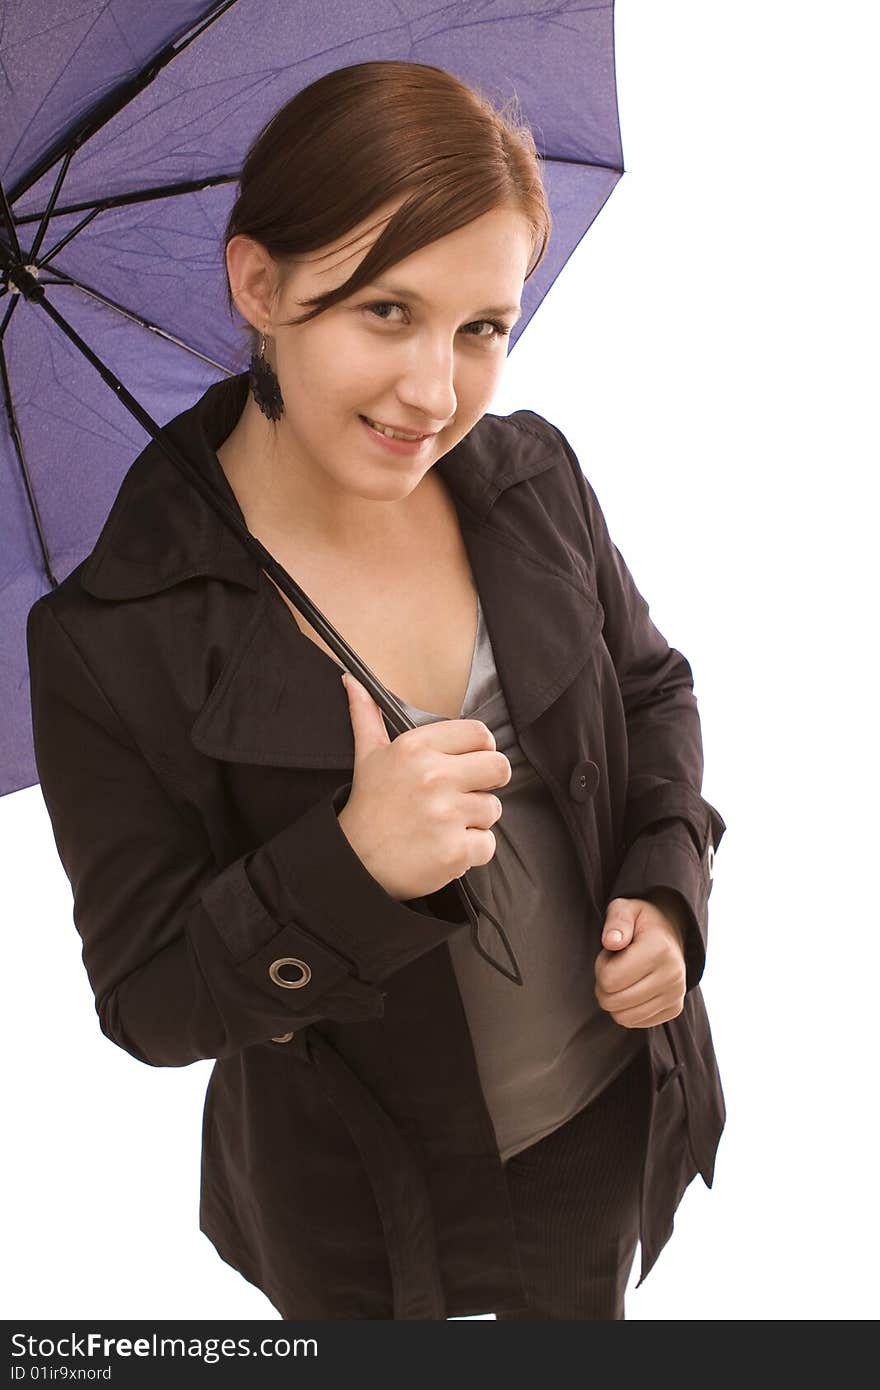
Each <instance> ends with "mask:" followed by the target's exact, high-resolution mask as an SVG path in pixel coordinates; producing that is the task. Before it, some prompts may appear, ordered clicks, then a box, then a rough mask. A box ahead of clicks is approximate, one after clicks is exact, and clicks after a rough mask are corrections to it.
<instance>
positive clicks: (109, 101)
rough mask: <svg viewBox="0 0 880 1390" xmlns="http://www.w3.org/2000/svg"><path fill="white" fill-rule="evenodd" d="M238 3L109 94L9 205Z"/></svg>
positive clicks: (26, 178)
mask: <svg viewBox="0 0 880 1390" xmlns="http://www.w3.org/2000/svg"><path fill="white" fill-rule="evenodd" d="M237 3H238V0H223V2H222V4H219V5H218V6H217V8H216V9H215V10H214V11H213V13H212V14H209V15H208V16H207V17H206V18H205V19H204V20H203V21H202V22H201V24H199V25H198V27H196V28H195V29H192V30H191V31H190V32H189V33H187V34H186V36H185V37H184V38H183V39H182V40H181V41H180V42H179V43H178V44H177V46H176V47H175V40H172V41H171V43H168V44H166V45H165V47H164V48H163V49H161V50H160V52H159V53H157V54H156V55H155V57H153V58H150V60H149V61H148V63H147V65H146V67H143V68H141V70H140V72H137V73H135V75H134V77H131V78H129V80H128V81H127V82H125V83H124V84H123V85H122V86H121V87H118V88H117V89H116V90H115V91H113V92H110V93H109V95H108V96H107V97H106V98H105V99H104V101H102V102H99V103H98V105H97V106H95V107H93V108H92V109H91V110H90V111H87V112H86V113H85V115H84V116H83V119H82V122H81V124H80V125H79V126H77V127H76V128H75V129H73V130H67V131H65V132H64V133H63V134H62V135H61V136H60V138H59V139H58V140H57V141H56V143H55V144H54V145H51V146H50V147H49V149H48V150H47V151H46V153H45V154H44V155H43V157H42V159H40V160H39V161H38V162H37V163H36V164H35V165H34V167H33V168H32V169H31V170H30V172H29V173H27V174H24V175H23V177H22V178H21V179H20V180H19V182H18V183H17V184H16V185H15V187H14V188H12V189H10V192H9V201H10V202H11V203H15V202H17V201H18V199H19V198H21V197H22V195H23V194H25V193H27V191H28V189H30V188H32V187H33V185H34V184H35V183H37V181H38V180H39V179H41V178H42V177H43V175H44V174H45V173H46V171H47V170H48V169H51V168H52V165H53V164H55V163H56V161H57V160H58V159H60V158H61V156H62V155H63V154H66V153H68V152H71V153H75V152H76V151H77V150H78V149H79V148H80V147H81V146H82V145H84V144H85V142H86V141H87V140H90V139H91V137H92V136H93V135H96V134H97V132H98V131H99V130H101V128H102V127H103V126H105V125H106V124H107V122H108V121H110V120H112V119H113V117H114V116H115V115H117V114H118V112H120V111H121V110H122V109H123V107H125V106H127V105H128V104H129V102H130V101H132V100H133V99H134V98H135V97H136V96H137V95H138V93H139V92H141V91H143V90H144V89H145V88H146V87H148V86H149V85H150V83H151V82H152V81H153V80H154V79H155V78H156V77H158V75H159V73H160V72H161V71H162V69H163V68H164V67H167V65H168V64H169V63H170V62H171V60H172V58H176V57H177V56H178V54H179V53H183V52H184V50H185V49H186V48H188V47H189V45H190V44H191V43H192V42H193V41H194V40H195V39H197V38H199V36H200V35H201V34H203V33H204V32H205V30H206V29H207V28H209V26H210V25H212V24H213V23H214V22H215V21H216V20H218V19H220V18H221V16H222V15H224V14H225V13H226V11H227V10H228V9H231V7H232V6H233V5H235V4H237Z"/></svg>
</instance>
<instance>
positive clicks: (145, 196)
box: [14, 173, 238, 227]
mask: <svg viewBox="0 0 880 1390" xmlns="http://www.w3.org/2000/svg"><path fill="white" fill-rule="evenodd" d="M237 179H238V173H235V174H206V175H205V176H204V177H203V178H198V179H187V180H186V181H185V182H184V183H164V184H157V185H156V187H155V188H137V189H134V190H133V191H131V192H128V193H112V194H110V195H108V197H106V198H102V199H101V200H100V202H97V203H96V202H95V201H94V199H93V198H86V199H84V201H83V202H80V203H65V204H64V205H63V207H60V208H55V209H54V212H53V214H52V215H53V216H54V217H64V216H65V215H66V214H67V213H71V212H87V211H94V212H103V211H104V210H105V209H106V208H122V207H127V206H128V205H129V204H132V203H145V202H155V201H157V200H158V199H159V198H176V197H179V196H180V195H181V194H182V193H198V192H199V191H200V190H201V189H203V188H215V187H217V186H219V185H220V184H224V183H235V182H236V180H237ZM41 216H45V214H44V213H40V212H25V213H21V214H19V215H18V216H16V217H15V219H14V220H15V225H16V226H17V227H23V226H24V225H25V224H26V223H28V222H36V221H37V218H39V217H41Z"/></svg>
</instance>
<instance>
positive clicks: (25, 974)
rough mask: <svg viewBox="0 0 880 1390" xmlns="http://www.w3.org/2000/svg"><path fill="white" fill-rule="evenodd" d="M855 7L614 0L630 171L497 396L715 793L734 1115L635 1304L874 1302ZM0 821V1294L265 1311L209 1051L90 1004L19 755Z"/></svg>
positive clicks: (708, 980) (860, 1311)
mask: <svg viewBox="0 0 880 1390" xmlns="http://www.w3.org/2000/svg"><path fill="white" fill-rule="evenodd" d="M874 14H875V10H874V6H873V5H872V4H870V3H867V0H866V2H865V3H858V2H857V0H849V3H841V4H839V5H838V6H836V7H833V8H830V7H829V6H828V5H827V4H820V3H812V0H797V2H796V0H739V3H737V4H736V5H720V4H710V3H707V0H678V3H677V4H675V5H659V4H656V3H653V0H618V4H617V13H616V32H617V72H618V84H619V98H620V109H621V125H622V134H623V149H624V163H625V168H626V173H625V175H624V177H623V178H622V179H621V181H620V183H619V184H618V186H617V188H616V189H615V191H614V193H613V194H612V197H611V199H610V201H609V202H608V203H607V204H606V206H605V208H604V210H603V211H602V212H601V213H600V215H599V217H598V219H597V221H596V222H595V223H594V225H593V227H592V229H591V230H590V232H589V234H588V235H587V236H586V237H585V239H584V240H583V241H582V243H581V245H580V247H579V248H578V250H577V252H576V253H575V255H574V257H573V258H572V260H571V261H570V262H569V264H568V266H567V267H566V269H565V270H564V272H563V273H562V275H561V276H560V277H559V278H558V279H557V281H556V283H555V284H554V286H553V288H552V289H551V291H550V293H549V295H548V297H547V299H546V301H545V303H544V305H543V306H542V308H541V309H540V311H539V314H538V316H537V317H536V319H535V320H534V321H533V323H532V324H531V325H530V326H529V327H528V329H527V330H526V332H525V333H524V335H523V337H522V340H521V342H520V343H519V344H518V345H517V346H516V348H515V349H514V351H513V353H512V355H511V357H510V360H509V362H508V365H507V372H506V378H505V382H504V386H503V389H502V391H501V393H500V394H499V396H498V397H497V399H496V401H495V403H494V404H493V407H492V408H493V410H494V411H495V412H496V413H500V414H506V413H509V412H510V411H513V410H516V409H517V408H519V407H521V406H526V407H529V408H531V409H534V410H537V411H539V412H540V413H541V414H543V415H545V416H547V417H548V418H549V419H551V420H553V421H554V422H555V423H556V424H558V425H559V426H560V427H561V428H562V429H563V431H564V432H565V433H566V434H567V436H568V438H569V439H570V441H571V443H572V445H573V446H574V448H575V450H576V452H577V453H578V456H579V458H580V461H581V465H582V467H583V469H584V471H585V472H586V474H587V476H588V477H589V478H590V480H591V482H592V483H593V486H594V487H595V489H596V491H597V494H598V497H599V499H600V502H601V504H602V507H603V510H604V512H605V515H606V518H607V520H608V523H609V527H610V529H611V533H612V536H613V537H614V539H615V541H616V543H617V544H618V546H619V548H620V549H621V551H622V553H623V555H624V556H625V557H626V559H627V562H628V564H629V566H630V569H631V570H632V572H633V575H634V577H635V579H636V582H637V583H638V585H639V587H640V589H641V590H642V592H643V593H644V595H645V597H646V598H648V600H649V602H650V604H651V613H652V617H653V618H654V621H655V622H656V623H657V625H658V627H659V628H660V630H661V631H662V632H663V633H664V635H665V636H666V638H667V640H668V641H669V642H670V643H671V645H673V646H675V647H677V648H678V649H679V650H681V651H682V652H684V653H685V654H686V655H687V656H688V659H689V660H690V662H691V665H692V668H693V671H694V678H695V691H696V694H697V697H698V700H699V705H700V713H701V718H702V726H703V739H704V746H705V760H706V775H705V781H704V784H703V792H704V795H705V796H706V797H707V798H708V800H709V801H711V802H712V804H713V805H715V806H716V807H717V808H718V810H719V811H720V812H721V814H722V816H723V817H724V819H725V821H726V822H727V826H728V829H727V833H726V835H725V837H724V839H723V843H722V845H721V846H720V848H719V851H718V856H717V859H716V865H715V879H714V887H713V893H712V898H711V903H710V933H709V954H708V963H707V967H706V973H705V975H704V977H703V982H702V983H703V993H704V997H705V1000H706V1004H707V1007H708V1010H709V1016H710V1020H711V1024H712V1030H713V1036H714V1040H715V1046H716V1050H717V1053H718V1058H719V1065H720V1069H721V1073H722V1080H723V1084H724V1091H725V1097H726V1101H727V1107H728V1120H727V1126H726V1129H725V1132H724V1135H723V1136H722V1140H721V1145H720V1148H719V1152H718V1158H717V1166H716V1174H715V1182H714V1186H713V1188H712V1190H711V1191H710V1190H708V1189H707V1188H706V1187H705V1186H704V1184H703V1182H702V1179H700V1178H699V1177H698V1178H696V1179H695V1180H694V1182H693V1183H692V1184H691V1186H690V1187H689V1188H688V1189H687V1191H686V1193H685V1196H684V1199H683V1201H682V1204H681V1206H680V1208H679V1211H678V1214H677V1217H676V1224H675V1232H674V1234H673V1236H672V1238H671V1240H670V1241H669V1243H668V1244H667V1245H666V1247H665V1249H664V1250H663V1252H662V1253H661V1255H660V1257H659V1260H658V1262H657V1264H656V1265H655V1266H654V1269H653V1270H652V1271H651V1273H650V1275H649V1276H648V1278H647V1280H646V1281H645V1283H644V1284H643V1285H642V1287H641V1288H640V1289H639V1290H638V1291H635V1290H634V1285H635V1282H636V1280H637V1278H638V1263H639V1257H638V1255H637V1257H636V1262H635V1265H634V1267H633V1273H632V1276H631V1280H630V1292H629V1293H628V1295H627V1318H628V1319H675V1320H680V1319H710V1318H711V1319H811V1320H812V1319H867V1318H875V1317H876V1316H877V1314H878V1302H880V1300H878V1296H877V1284H876V1258H875V1251H876V1248H877V1236H878V1230H877V1203H876V1176H877V1148H876V1144H875V1132H876V1121H875V1118H874V1117H875V1115H876V1111H877V1070H878V1065H877V1064H878V1053H877V1047H876V1018H877V1001H876V991H877V978H878V951H877V938H878V927H880V922H878V909H877V889H876V871H877V862H878V857H877V787H878V765H877V756H876V742H877V740H876V723H877V713H878V711H877V660H876V655H875V644H876V639H877V635H878V619H877V586H876V563H875V556H876V548H877V540H876V531H877V501H878V497H877V483H876V478H877V470H878V462H880V457H878V455H880V450H878V430H877V404H878V402H877V380H878V365H880V364H878V353H877V331H878V330H877V323H878V308H880V304H878V298H880V296H878V293H877V291H878V280H877V255H878V251H877V248H878V245H880V228H878V216H877V207H878V203H877V173H878V158H877V141H878V133H880V125H878V104H877V99H876V91H877V82H876V74H877V65H878V43H877V40H878V24H877V20H876V19H875V17H874ZM872 93H873V94H874V95H873V97H872ZM0 837H2V844H3V849H4V860H5V865H6V867H5V872H4V889H5V898H6V903H7V909H6V922H5V927H6V930H5V934H4V936H5V941H4V951H5V967H6V968H5V972H4V979H5V991H4V993H5V1001H4V1002H5V1007H4V1009H3V1011H2V1021H3V1029H4V1033H5V1037H4V1038H3V1043H4V1058H5V1091H6V1103H5V1106H4V1112H5V1118H6V1121H7V1126H8V1127H7V1138H6V1143H5V1145H4V1152H3V1159H2V1163H3V1173H2V1181H3V1188H4V1193H5V1196H6V1211H5V1239H4V1247H5V1258H4V1261H3V1265H4V1271H3V1281H4V1284H5V1287H4V1288H3V1290H2V1296H3V1308H4V1316H5V1317H7V1318H11V1317H19V1318H20V1317H27V1318H29V1319H36V1318H45V1319H48V1318H63V1319H72V1318H84V1317H92V1318H94V1317H96V1316H100V1317H101V1318H102V1319H109V1318H142V1319H159V1318H212V1319H221V1318H233V1319H234V1318H251V1317H252V1318H273V1317H276V1316H277V1314H276V1311H275V1310H274V1308H273V1307H272V1305H271V1304H270V1303H269V1302H268V1300H267V1299H266V1298H265V1296H264V1295H263V1294H262V1293H261V1292H260V1291H259V1290H258V1289H256V1288H254V1287H253V1286H252V1285H250V1284H248V1283H247V1282H246V1281H245V1280H244V1279H243V1278H242V1277H241V1276H240V1275H239V1274H238V1273H237V1272H236V1271H234V1270H232V1269H231V1268H230V1267H229V1266H227V1265H225V1264H224V1263H223V1262H222V1261H221V1260H220V1258H219V1257H218V1256H217V1254H216V1253H215V1251H214V1249H213V1247H212V1246H211V1245H210V1244H209V1243H208V1241H207V1240H206V1238H205V1237H204V1236H203V1235H202V1234H201V1233H200V1232H199V1230H198V1218H197V1211H198V1196H199V1192H198V1187H199V1143H200V1125H201V1112H202V1100H203V1096H204V1091H205V1087H206V1085H207V1081H208V1076H209V1073H210V1070H211V1066H212V1063H211V1062H210V1061H205V1062H201V1063H197V1064H195V1065H192V1066H190V1067H186V1068H181V1069H170V1068H164V1069H162V1068H156V1069H154V1068H150V1067H147V1066H144V1065H139V1064H138V1063H136V1062H135V1061H134V1059H133V1058H131V1057H130V1056H129V1055H128V1054H126V1053H124V1052H122V1051H121V1050H119V1049H118V1048H115V1047H114V1046H113V1045H112V1044H111V1043H110V1042H109V1041H108V1040H107V1039H105V1038H104V1036H103V1035H102V1033H101V1032H100V1029H99V1027H98V1022H97V1018H96V1015H95V1011H94V1001H93V998H92V995H91V992H90V989H89V986H88V982H87V979H86V975H85V971H84V969H83V966H82V962H81V959H80V953H79V949H80V943H79V938H78V936H77V934H76V932H75V929H74V927H73V925H72V918H71V897H70V889H69V885H68V882H67V879H66V877H65V876H64V873H63V870H62V868H61V865H60V863H59V861H58V858H57V854H56V852H55V847H54V843H53V840H52V834H51V827H50V824H49V821H48V818H47V816H46V812H45V807H44V804H43V801H42V798H41V793H40V789H39V787H38V786H35V787H31V788H27V789H25V790H23V791H21V792H17V793H15V794H13V795H10V796H7V797H4V798H2V799H0ZM488 1311H489V1310H487V1312H488Z"/></svg>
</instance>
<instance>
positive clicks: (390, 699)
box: [0, 243, 523, 985]
mask: <svg viewBox="0 0 880 1390" xmlns="http://www.w3.org/2000/svg"><path fill="white" fill-rule="evenodd" d="M3 250H4V248H3V246H2V243H0V253H2V252H3ZM7 268H8V275H9V279H10V281H11V282H12V283H13V284H14V285H15V286H16V288H17V289H18V290H20V292H21V293H22V294H23V295H24V296H25V298H26V299H28V300H30V301H31V302H32V303H36V304H39V305H40V307H41V308H42V309H44V310H45V311H46V313H47V314H48V315H49V317H50V318H51V319H52V320H53V322H54V323H56V324H57V325H58V327H59V328H60V329H61V331H62V333H64V335H65V337H67V338H69V339H70V341H71V342H72V343H73V344H74V345H75V346H76V347H77V348H78V349H79V351H80V352H81V353H82V354H83V356H84V357H86V358H87V359H88V361H89V362H91V364H92V366H93V367H94V368H95V369H96V371H98V372H99V373H100V375H101V377H102V378H103V380H104V381H105V382H106V383H107V385H108V386H109V387H110V389H111V390H112V391H113V392H114V393H115V394H116V395H117V396H118V398H119V400H120V401H121V402H122V404H123V405H124V406H125V407H126V409H127V410H128V411H129V412H130V413H131V414H132V415H133V416H134V417H135V419H136V420H137V421H138V423H139V424H140V425H142V426H143V428H144V429H145V430H146V431H147V433H148V434H149V435H150V436H151V437H152V438H153V439H154V440H155V442H156V443H157V444H158V445H159V447H160V448H161V449H162V451H163V453H164V454H166V455H167V457H168V458H169V459H170V460H171V462H172V463H173V464H174V465H175V467H176V468H177V469H178V470H179V471H180V472H181V473H183V474H184V476H185V477H186V478H187V479H188V480H189V481H190V482H191V483H192V485H193V486H194V487H195V488H196V489H197V490H198V492H200V493H201V495H202V496H203V497H204V499H205V501H206V502H208V504H209V505H210V506H212V507H213V508H214V510H215V511H217V512H219V514H220V516H221V517H222V518H223V520H224V521H225V522H226V523H227V525H229V526H230V527H231V529H232V530H233V531H234V532H235V534H236V535H237V536H238V537H239V539H240V540H241V542H242V544H243V545H245V547H246V548H247V549H248V550H249V551H250V553H251V554H252V555H253V556H254V557H255V558H256V559H257V560H258V561H259V562H260V566H261V567H262V568H263V569H264V570H265V571H266V573H267V574H268V575H269V576H270V577H271V578H272V579H274V580H275V582H276V584H277V585H278V587H279V588H280V589H282V590H283V591H284V593H286V594H287V595H288V597H289V598H290V600H291V602H292V603H293V604H295V606H296V608H297V610H298V611H299V612H300V613H302V614H303V616H304V617H305V618H307V619H308V621H309V622H310V623H311V624H312V626H313V627H314V628H315V630H316V631H317V632H319V633H320V635H321V636H322V637H323V638H324V640H325V642H326V643H327V645H328V646H329V647H331V648H332V650H333V651H334V652H335V653H336V655H337V656H338V657H339V659H340V661H342V663H343V665H344V666H345V668H346V670H349V671H351V673H352V674H353V675H354V676H355V677H356V678H357V679H358V680H359V681H360V682H361V684H362V685H363V686H365V687H366V689H367V690H369V692H370V694H371V695H372V697H373V699H374V700H375V701H376V704H377V705H378V706H379V708H380V709H381V710H382V711H383V713H384V714H385V715H386V716H387V718H388V720H389V721H390V723H391V725H392V727H394V728H396V729H397V732H398V733H403V732H405V731H406V730H407V729H414V728H415V727H416V725H415V724H414V723H413V722H412V720H411V719H410V718H409V715H408V714H407V713H406V711H405V710H404V709H403V708H402V707H401V705H400V704H399V702H398V701H397V700H396V699H395V698H394V696H393V695H392V694H391V693H390V692H389V691H386V689H385V687H384V686H383V685H382V684H381V682H380V681H378V680H377V679H376V677H375V676H374V675H373V673H372V671H371V670H370V668H369V667H368V666H366V665H365V664H364V662H363V661H361V659H360V657H359V656H358V654H357V652H356V651H354V649H353V648H352V647H350V646H349V644H348V643H347V642H346V640H345V638H344V637H343V636H342V634H341V633H339V632H337V630H336V628H335V627H334V626H333V624H332V623H331V622H329V621H328V620H327V618H325V617H324V615H323V613H322V612H321V611H320V609H318V608H316V607H315V605H314V604H313V603H312V600H311V599H310V598H309V596H308V594H307V593H306V592H305V590H304V589H301V588H300V586H299V585H298V584H297V583H296V581H295V580H294V579H292V578H291V576H290V575H289V574H288V572H287V570H286V569H285V568H284V567H283V565H280V564H279V563H278V561H277V560H276V559H275V557H274V556H273V555H272V554H271V552H270V551H268V550H267V549H266V547H265V546H264V545H262V544H261V542H260V541H259V540H257V538H256V536H254V535H252V534H251V532H250V531H249V530H248V529H247V527H246V526H245V525H244V524H243V522H241V521H239V519H238V517H237V516H236V514H235V512H234V511H233V510H232V508H231V507H229V506H227V504H226V503H225V502H224V501H223V498H222V497H220V496H219V494H218V493H217V492H216V491H215V489H214V488H213V487H212V486H211V484H210V483H209V482H208V481H207V480H206V479H205V478H203V477H202V475H201V473H200V472H199V471H198V469H197V468H195V467H194V466H193V465H192V464H191V463H190V462H189V460H188V459H187V458H186V457H185V455H184V454H182V453H181V452H180V450H179V449H178V448H177V447H176V445H175V444H173V443H172V441H171V440H170V439H169V438H167V437H166V436H165V434H164V433H163V430H162V427H161V426H160V425H158V424H157V423H156V421H155V420H154V419H153V418H152V416H151V415H150V414H149V413H148V412H147V411H146V410H144V408H143V406H142V405H141V404H140V402H139V401H137V400H136V399H135V397H134V396H132V395H131V393H130V392H129V391H128V390H127V389H126V388H125V386H123V384H122V382H121V381H120V380H119V378H118V377H117V376H115V375H114V373H113V372H111V370H110V368H109V367H108V366H107V365H106V363H105V362H103V361H102V360H101V358H100V357H98V356H97V354H96V353H94V352H93V351H92V349H91V348H90V347H89V345H88V343H86V342H85V340H84V339H83V338H81V337H80V335H79V334H78V333H77V331H76V329H75V328H73V327H72V325H71V324H69V323H68V322H67V320H66V319H65V318H64V317H63V316H62V315H61V314H59V313H58V310H57V309H56V308H55V306H54V305H53V304H51V303H50V302H49V300H48V299H47V298H46V293H45V290H44V288H43V286H42V285H41V284H40V283H39V281H38V280H37V279H36V277H35V276H34V275H32V274H31V272H30V271H29V270H26V269H25V268H24V266H23V265H21V263H20V262H19V263H17V264H16V263H12V264H8V266H7ZM455 883H456V886H457V888H458V891H459V894H460V896H461V899H462V902H463V903H464V905H465V907H466V909H467V913H468V917H469V919H470V923H471V940H472V942H473V945H474V948H475V949H476V951H477V952H478V953H479V954H480V955H481V956H482V957H483V958H484V960H486V961H488V962H489V964H490V965H492V966H494V968H495V969H496V970H498V971H499V972H500V973H501V974H502V975H504V976H505V977H506V978H507V979H508V980H511V981H512V982H513V983H514V984H517V985H522V983H523V977H522V973H521V971H520V968H519V965H518V963H517V959H516V956H515V955H514V953H513V948H512V947H511V945H510V942H509V940H508V938H507V934H506V933H505V931H504V928H503V927H502V926H501V923H500V922H499V921H498V919H497V918H496V917H495V916H493V914H492V913H491V912H490V911H489V909H488V908H487V907H486V905H485V903H483V902H482V901H481V899H480V898H479V896H478V894H477V893H476V891H475V890H474V888H473V886H472V885H471V884H470V883H469V882H468V880H467V876H466V875H465V874H462V875H461V877H459V878H457V879H456V880H455ZM481 914H482V915H483V916H485V917H486V918H487V919H488V921H489V922H491V923H492V924H493V926H494V927H495V929H496V930H497V932H498V935H499V937H500V939H501V943H502V945H503V946H504V949H505V951H506V953H507V956H508V959H509V960H510V963H511V966H512V970H508V969H507V968H506V967H505V966H503V965H501V964H499V962H498V961H497V960H495V958H494V956H491V955H490V954H489V953H488V952H487V951H486V950H485V948H484V947H483V945H482V944H481V942H480V941H479V920H480V916H481Z"/></svg>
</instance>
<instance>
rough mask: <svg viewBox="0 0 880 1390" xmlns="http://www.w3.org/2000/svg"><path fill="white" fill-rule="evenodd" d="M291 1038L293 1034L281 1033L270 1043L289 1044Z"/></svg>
mask: <svg viewBox="0 0 880 1390" xmlns="http://www.w3.org/2000/svg"><path fill="white" fill-rule="evenodd" d="M294 1031H296V1030H294ZM292 1037H293V1033H281V1034H280V1035H279V1036H278V1037H277V1038H273V1039H272V1041H273V1042H282V1043H283V1042H290V1039H291V1038H292Z"/></svg>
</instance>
